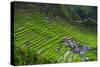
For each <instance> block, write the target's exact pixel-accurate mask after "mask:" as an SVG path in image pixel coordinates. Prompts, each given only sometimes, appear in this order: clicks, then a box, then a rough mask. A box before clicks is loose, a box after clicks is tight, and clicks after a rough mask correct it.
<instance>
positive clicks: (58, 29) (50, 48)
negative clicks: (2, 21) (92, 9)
mask: <svg viewBox="0 0 100 67" xmlns="http://www.w3.org/2000/svg"><path fill="white" fill-rule="evenodd" d="M14 19H15V20H14V41H15V44H14V53H15V54H14V55H15V58H14V59H15V64H16V65H23V64H46V63H67V62H80V61H81V57H80V55H79V54H78V53H73V52H71V51H70V50H71V48H70V47H68V46H66V45H64V44H63V42H62V41H63V38H64V37H68V38H70V39H72V40H74V41H76V42H78V43H80V45H87V46H89V47H91V48H92V50H91V51H88V52H87V53H86V56H87V57H88V58H89V61H94V60H96V59H97V54H96V47H97V45H96V44H97V38H96V37H97V35H96V33H94V32H91V31H89V30H88V29H86V28H84V27H80V26H74V25H71V24H69V23H68V22H66V21H64V20H62V19H61V18H60V17H54V18H53V17H52V18H51V17H48V16H45V14H44V13H40V12H32V11H23V10H22V11H16V14H15V18H14Z"/></svg>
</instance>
